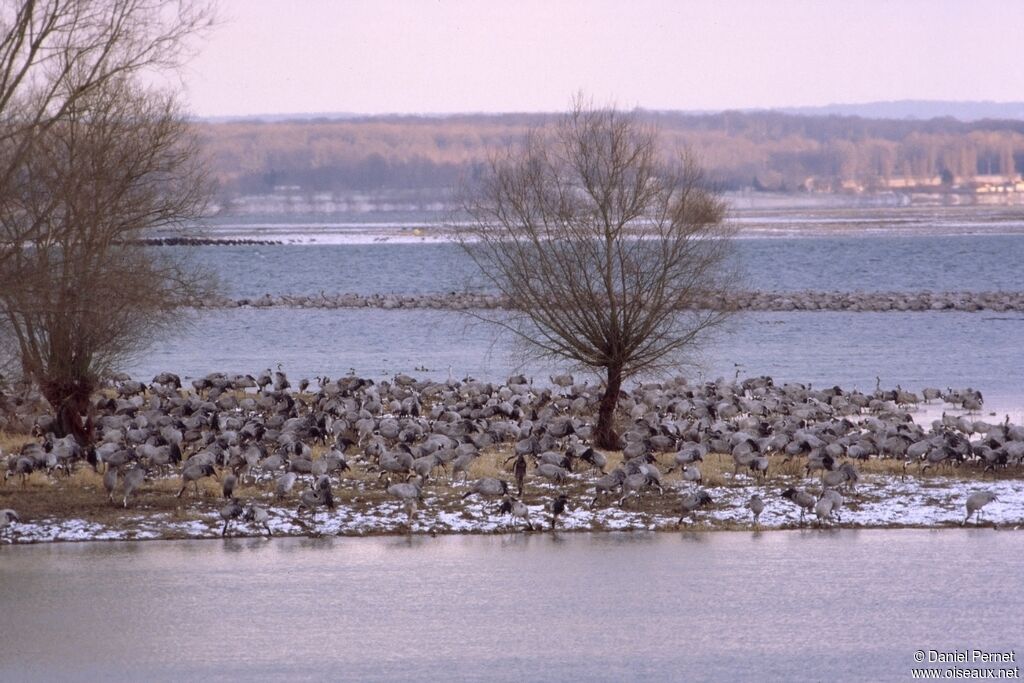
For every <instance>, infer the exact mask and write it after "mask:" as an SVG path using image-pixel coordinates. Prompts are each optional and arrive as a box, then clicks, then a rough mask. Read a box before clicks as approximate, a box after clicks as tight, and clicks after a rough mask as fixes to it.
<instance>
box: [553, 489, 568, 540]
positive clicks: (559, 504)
mask: <svg viewBox="0 0 1024 683" xmlns="http://www.w3.org/2000/svg"><path fill="white" fill-rule="evenodd" d="M568 507H569V498H568V496H566V495H565V494H564V493H560V494H558V496H557V497H556V498H555V499H554V500H553V501H551V530H552V531H554V530H555V524H556V523H557V522H558V516H559V515H561V514H562V513H564V512H565V511H566V509H568Z"/></svg>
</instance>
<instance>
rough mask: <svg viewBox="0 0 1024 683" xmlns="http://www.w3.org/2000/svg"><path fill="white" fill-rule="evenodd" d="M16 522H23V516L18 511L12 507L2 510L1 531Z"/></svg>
mask: <svg viewBox="0 0 1024 683" xmlns="http://www.w3.org/2000/svg"><path fill="white" fill-rule="evenodd" d="M15 522H21V517H19V516H18V513H17V512H15V511H14V510H12V509H10V508H5V509H3V510H0V531H3V530H4V529H6V528H7V527H9V526H14V523H15Z"/></svg>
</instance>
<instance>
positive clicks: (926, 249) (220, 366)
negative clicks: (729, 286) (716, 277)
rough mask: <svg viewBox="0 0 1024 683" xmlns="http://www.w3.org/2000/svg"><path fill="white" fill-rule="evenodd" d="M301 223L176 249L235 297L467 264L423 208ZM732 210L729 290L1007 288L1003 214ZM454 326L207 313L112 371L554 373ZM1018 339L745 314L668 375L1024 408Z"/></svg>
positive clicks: (1020, 319)
mask: <svg viewBox="0 0 1024 683" xmlns="http://www.w3.org/2000/svg"><path fill="white" fill-rule="evenodd" d="M314 218H315V217H309V216H306V217H301V216H300V217H296V218H294V219H289V218H287V217H281V216H265V217H259V216H249V217H247V218H246V219H245V220H235V221H234V222H233V223H232V222H231V221H228V220H227V219H225V221H226V222H225V221H222V224H221V225H220V227H219V228H217V230H220V231H221V232H222V233H224V234H228V235H234V236H263V237H266V236H268V235H269V236H271V237H274V236H277V237H280V236H282V235H296V236H298V237H297V238H299V239H303V240H306V241H312V240H319V241H320V242H327V243H316V244H301V245H299V244H290V245H281V246H239V247H199V248H188V251H189V253H190V254H191V255H193V256H194V257H195V258H196V260H197V261H199V262H201V263H204V264H205V265H207V266H208V267H209V268H210V269H211V270H213V271H215V272H216V273H217V274H218V275H219V276H220V278H221V280H222V281H223V282H224V284H225V286H226V289H227V291H228V293H229V294H230V295H231V296H234V297H258V296H261V295H263V294H266V293H270V294H314V293H317V292H320V291H326V292H331V293H335V292H355V293H359V294H373V293H387V292H395V293H403V294H414V293H437V292H448V291H459V290H462V289H463V288H465V287H467V286H469V285H470V284H471V283H472V281H473V280H474V273H475V270H474V266H473V264H472V263H471V262H470V261H469V259H468V258H467V257H466V256H465V255H464V254H463V253H462V251H461V250H460V249H459V247H458V246H457V245H455V244H452V243H446V242H438V241H436V240H430V239H425V238H421V237H417V236H414V235H413V232H412V231H413V229H419V228H422V227H423V226H428V224H429V223H430V222H431V221H432V220H435V219H436V217H433V216H429V215H423V216H419V218H416V217H415V216H413V217H407V218H409V220H413V219H415V220H413V222H409V223H405V224H390V223H388V222H386V221H384V222H382V221H380V220H373V221H369V222H366V223H363V224H356V223H352V222H351V217H350V222H347V223H346V222H341V223H332V222H330V220H329V217H328V218H324V217H320V218H319V219H317V220H314ZM734 218H735V221H736V222H737V224H738V225H739V226H740V227H741V229H742V232H741V234H742V235H743V237H742V238H741V239H739V240H737V252H738V258H739V259H740V261H741V263H742V266H743V268H744V270H745V272H746V278H745V281H744V282H743V283H742V286H744V287H748V288H752V289H760V290H772V291H792V290H805V289H808V290H843V291H850V290H866V291H899V290H902V291H917V290H923V289H930V290H933V291H938V290H974V291H981V290H1000V289H1001V290H1019V289H1021V288H1024V211H1022V209H1021V208H1020V207H989V208H986V207H972V208H969V209H964V208H956V207H953V208H920V207H905V208H900V207H883V208H877V207H876V208H860V209H851V208H840V209H801V210H792V209H788V210H787V209H783V210H773V211H768V210H760V211H754V212H751V211H738V212H737V213H736V216H735V217H734ZM427 232H428V233H429V228H428V229H427ZM373 239H388V240H390V241H386V242H374V241H372V240H373ZM332 240H334V242H333V243H332ZM360 240H362V241H361V242H360ZM339 242H340V243H339ZM467 322H468V319H467V318H465V317H464V316H461V315H459V314H455V313H445V312H437V311H429V310H421V311H383V310H339V311H326V310H285V309H275V310H267V311H253V310H230V311H211V312H204V313H201V314H199V315H198V316H197V322H196V324H195V325H194V326H192V327H191V328H190V329H188V330H186V331H185V332H184V334H183V335H180V336H177V337H171V338H166V339H160V340H157V341H156V342H155V344H154V347H153V348H152V349H151V351H150V352H148V353H147V354H146V355H145V356H144V357H142V358H140V359H138V360H137V361H136V362H134V363H132V364H130V366H129V367H127V368H126V369H127V370H128V371H129V372H130V373H131V374H133V375H135V376H137V377H141V378H144V379H149V378H150V377H152V376H153V375H154V374H156V373H157V372H159V371H162V370H172V371H175V372H178V373H179V374H182V375H185V376H191V377H195V376H199V375H204V374H206V373H208V372H212V371H226V372H242V373H251V372H255V371H258V370H260V369H262V368H265V367H273V366H275V365H276V364H277V363H282V364H283V365H284V367H285V369H286V370H287V371H288V372H289V373H291V374H292V376H298V377H303V376H305V377H310V378H312V377H314V376H317V375H324V374H326V375H329V376H332V377H336V376H338V375H341V374H344V373H347V372H355V373H357V374H359V375H363V376H369V377H382V376H388V375H393V374H395V373H398V372H406V373H409V374H413V375H417V376H427V377H434V378H438V379H444V378H446V377H447V376H448V372H449V368H451V373H452V374H453V376H455V377H464V376H467V375H471V376H474V377H477V378H480V379H490V380H503V379H505V378H506V377H507V376H508V375H509V374H511V373H513V372H517V371H521V370H522V371H525V372H527V374H530V375H535V376H538V377H545V376H546V375H547V374H549V373H551V372H554V371H560V370H563V369H565V368H564V366H562V365H550V364H549V365H543V364H538V363H535V362H526V363H524V362H523V361H522V359H521V358H520V357H518V356H516V355H514V354H513V351H514V348H513V344H512V342H511V340H510V339H508V338H502V337H500V336H499V337H498V338H497V339H496V338H495V333H494V331H493V330H492V329H490V328H485V327H480V326H468V327H467ZM1022 332H1024V315H1022V314H1019V313H1009V314H996V313H990V312H988V313H971V314H967V313H930V312H929V313H851V312H827V313H826V312H814V313H800V312H794V313H760V312H758V313H745V314H742V315H739V316H737V317H736V319H735V322H734V324H733V325H731V327H730V328H729V329H728V330H727V331H725V332H723V333H722V334H719V335H718V336H717V337H715V338H713V339H711V340H710V341H709V343H707V344H706V345H705V347H704V349H703V351H702V352H701V353H700V354H699V355H697V356H696V357H694V358H692V360H693V361H695V364H694V365H690V366H687V367H685V368H682V371H683V372H684V374H687V375H688V376H690V377H692V378H693V379H699V378H701V377H711V378H714V377H717V376H724V377H731V376H733V375H734V374H735V373H736V371H737V370H739V372H740V374H742V375H744V376H747V375H758V374H769V375H772V376H773V377H775V379H776V380H778V381H799V382H812V383H814V384H815V385H818V386H821V385H832V384H839V385H841V386H843V387H846V388H859V389H862V390H871V389H873V388H874V386H875V378H876V377H880V378H881V379H882V381H883V383H884V384H885V385H886V386H894V385H896V384H900V385H902V386H903V387H904V388H909V389H913V390H920V389H921V388H923V387H924V386H936V387H939V388H945V387H965V386H972V387H975V388H978V389H981V390H982V391H983V392H984V394H985V397H986V410H987V411H994V412H996V413H998V414H999V415H1000V416H1001V415H1002V414H1003V413H1010V414H1011V416H1013V417H1014V418H1015V419H1017V418H1018V417H1019V416H1024V385H1022V382H1021V378H1022V374H1021V372H1020V367H1021V361H1022V360H1024V357H1022V355H1021V352H1020V342H1019V340H1020V339H1021V333H1022Z"/></svg>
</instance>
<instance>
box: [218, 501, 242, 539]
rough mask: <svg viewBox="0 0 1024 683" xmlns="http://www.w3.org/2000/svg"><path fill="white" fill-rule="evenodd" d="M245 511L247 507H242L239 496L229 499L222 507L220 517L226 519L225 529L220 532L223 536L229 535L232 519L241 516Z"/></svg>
mask: <svg viewBox="0 0 1024 683" xmlns="http://www.w3.org/2000/svg"><path fill="white" fill-rule="evenodd" d="M244 511H245V508H243V507H242V504H241V503H239V502H238V499H237V498H232V499H231V500H229V501H228V503H227V505H225V506H224V507H222V508H221V509H220V518H221V519H223V520H224V529H222V530H221V532H220V535H221V536H227V533H228V525H229V524H230V523H231V520H233V519H238V518H239V517H241V516H242V513H243V512H244Z"/></svg>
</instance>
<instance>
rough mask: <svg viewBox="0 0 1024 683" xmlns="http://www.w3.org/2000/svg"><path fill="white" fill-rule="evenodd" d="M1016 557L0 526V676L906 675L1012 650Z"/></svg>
mask: <svg viewBox="0 0 1024 683" xmlns="http://www.w3.org/2000/svg"><path fill="white" fill-rule="evenodd" d="M894 550H895V551H894ZM1022 570H1024V534H1022V533H1019V532H1012V531H1009V532H1008V531H993V530H990V529H979V530H964V531H961V530H942V531H910V530H904V531H837V532H814V531H805V532H772V533H764V534H751V533H741V532H735V533H729V532H717V533H699V534H667V533H666V534H603V535H591V534H572V535H564V534H563V535H558V536H557V537H552V536H551V535H548V534H544V535H532V536H525V535H519V536H454V537H440V538H429V537H412V538H410V537H405V538H391V537H389V538H365V539H317V540H310V539H305V540H304V539H274V540H270V541H268V540H264V539H229V540H227V541H223V542H221V541H187V542H152V543H80V544H54V545H45V546H20V547H10V546H6V547H3V546H0V631H2V633H3V637H2V638H0V680H4V681H21V680H28V679H32V680H62V681H79V680H81V681H85V680H88V681H92V680H146V681H155V680H239V679H245V680H265V679H287V680H314V679H315V680H321V679H329V680H358V681H373V680H445V681H463V680H467V681H468V680H474V681H478V680H498V681H523V680H530V681H567V680H589V681H618V680H730V681H763V680H788V681H820V680H849V681H893V680H909V678H910V670H911V667H914V666H917V665H916V664H915V663H914V659H913V656H914V653H915V651H917V650H919V649H923V650H928V649H938V650H953V649H960V650H962V649H965V648H980V649H985V650H1013V649H1014V648H1017V649H1018V650H1017V653H1016V656H1017V659H1018V661H1019V659H1020V657H1021V655H1022V654H1024V651H1022V646H1024V640H1022V638H1021V633H1022V632H1024V592H1022V591H1020V590H1019V579H1018V577H1019V576H1020V575H1021V572H1022Z"/></svg>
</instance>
